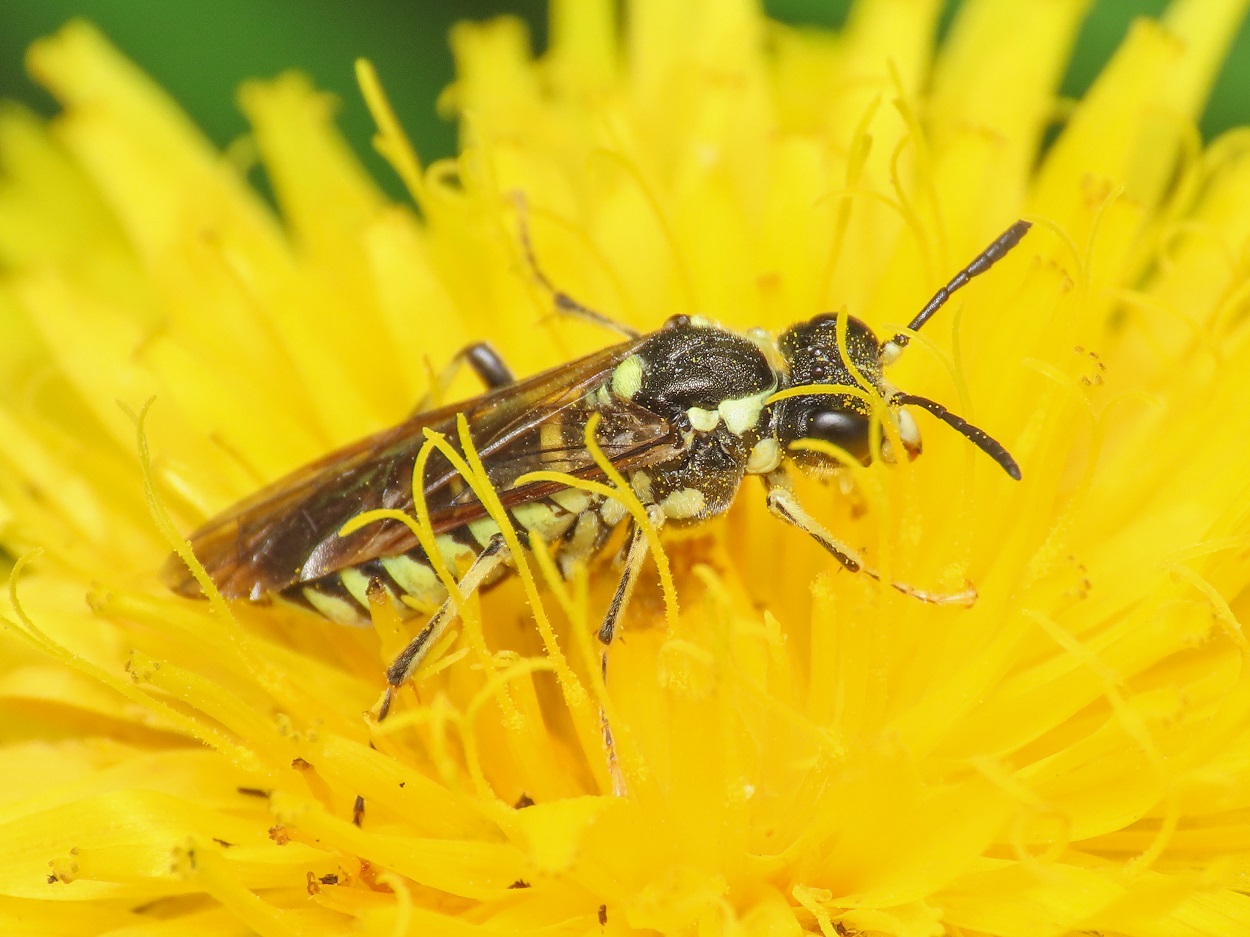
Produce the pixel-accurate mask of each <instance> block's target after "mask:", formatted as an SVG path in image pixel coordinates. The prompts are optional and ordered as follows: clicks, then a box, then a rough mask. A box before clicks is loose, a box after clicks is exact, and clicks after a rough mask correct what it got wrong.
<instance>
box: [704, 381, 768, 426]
mask: <svg viewBox="0 0 1250 937" xmlns="http://www.w3.org/2000/svg"><path fill="white" fill-rule="evenodd" d="M776 389H777V388H776V385H774V386H772V387H770V388H768V389H767V390H763V391H760V392H759V393H758V394H747V395H746V396H745V397H738V398H736V399H734V400H722V401H721V402H720V403H719V404H718V405H717V407H716V409H715V410H705V409H704V408H703V407H690V408H688V409H687V410H686V417H687V418H688V419H689V420H690V425H691V427H692V428H694V429H695V430H697V431H698V432H700V433H710V432H711V431H712V430H714V429H716V427H717V425H718V424H719V423H720V421H721V420H724V421H725V429H727V430H729V432H731V433H733V434H734V435H735V436H741V435H742V434H743V433H745V432H746V431H747V430H749V429H754V428H755V424H756V423H758V422H759V421H760V413H761V412H762V411H763V409H764V403H765V402H766V401H767V400H768V398H769V397H771V396H772V395H773V392H774V391H775V390H776Z"/></svg>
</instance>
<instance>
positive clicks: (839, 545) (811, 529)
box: [764, 470, 977, 605]
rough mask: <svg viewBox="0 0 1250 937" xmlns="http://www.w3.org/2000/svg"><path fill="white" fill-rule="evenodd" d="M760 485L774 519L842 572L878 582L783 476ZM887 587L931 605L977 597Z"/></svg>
mask: <svg viewBox="0 0 1250 937" xmlns="http://www.w3.org/2000/svg"><path fill="white" fill-rule="evenodd" d="M764 484H765V486H766V487H767V489H768V510H769V511H771V512H772V513H773V515H774V516H776V517H778V518H780V519H781V520H783V521H785V522H786V523H787V524H790V525H792V526H794V527H797V528H798V529H799V530H801V531H803V532H804V533H805V534H807V535H808V536H809V537H811V538H812V539H813V540H815V541H816V542H817V543H819V544H820V545H821V546H822V547H824V548H825V549H826V550H828V551H829V553H830V554H832V556H833V558H834V559H835V560H837V561H838V562H839V563H841V564H842V565H843V567H845V568H846V569H848V570H850V571H851V572H853V573H863V574H864V575H866V576H871V577H872V578H873V579H876V580H878V581H880V579H881V576H880V575H879V574H878V573H877V571H876V570H874V569H872V568H871V567H869V566H867V565H865V563H864V561H863V559H861V558H860V555H859V554H858V553H856V552H855V550H854V549H852V548H851V547H850V546H848V545H847V544H846V543H843V542H842V541H841V540H839V539H838V538H837V537H835V536H834V535H833V534H831V533H830V532H829V530H828V529H827V528H826V527H825V526H824V525H823V524H821V523H820V521H818V520H816V518H814V517H812V515H811V514H809V513H808V512H807V509H806V508H804V507H803V505H802V504H801V503H800V502H799V499H798V495H796V494H795V492H794V488H793V486H792V485H791V483H790V479H789V477H788V476H787V475H786V474H785V472H783V471H781V470H777V471H774V472H771V473H769V474H768V475H766V476H765V477H764ZM890 585H892V586H893V587H894V588H895V589H897V590H898V591H899V592H902V593H903V594H904V595H910V596H911V597H912V598H914V599H919V600H920V601H922V602H932V603H933V604H935V605H970V604H971V603H972V602H973V601H975V600H976V597H977V594H976V592H975V591H974V590H972V589H965V590H964V591H963V592H955V593H944V592H929V591H927V590H924V589H917V588H916V587H915V586H909V585H907V583H905V582H891V583H890Z"/></svg>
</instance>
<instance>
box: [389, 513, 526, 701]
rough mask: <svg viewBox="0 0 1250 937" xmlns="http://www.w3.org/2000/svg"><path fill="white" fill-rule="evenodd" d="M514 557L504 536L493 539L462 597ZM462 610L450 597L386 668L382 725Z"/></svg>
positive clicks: (470, 571) (464, 586)
mask: <svg viewBox="0 0 1250 937" xmlns="http://www.w3.org/2000/svg"><path fill="white" fill-rule="evenodd" d="M511 556H512V554H511V551H509V549H508V546H507V544H506V543H504V539H503V536H502V535H500V534H495V536H493V537H491V539H490V540H489V542H487V544H486V546H485V547H483V548H482V552H481V553H479V554H478V555H477V559H475V560H474V561H473V565H472V566H470V567H469V568H468V570H467V571H466V572H465V574H464V578H463V579H461V580H460V592H461V594H462V595H463V596H464V597H465V598H466V599H467V598H468V597H469V596H471V595H472V594H473V593H474V592H476V591H477V589H478V587H479V586H481V585H482V583H483V582H485V581H486V580H487V579H489V578H490V576H491V575H492V574H493V573H494V572H495V571H496V570H498V569H499V567H500V566H502V565H504V564H505V563H507V562H508V560H509V559H510V558H511ZM458 611H459V609H457V608H456V604H455V602H454V601H453V599H452V598H451V596H448V597H447V599H446V601H444V602H443V604H442V605H440V606H439V607H438V611H436V612H435V613H434V615H433V617H432V618H430V620H429V622H427V623H426V626H425V627H424V628H422V629H421V630H420V631H419V632H418V633H417V636H416V637H415V638H413V639H412V640H411V641H409V642H408V646H407V647H405V648H404V649H403V650H402V651H400V652H399V654H398V655H396V657H395V659H394V660H393V661H391V665H390V666H389V667H387V668H386V683H387V686H386V696H385V697H383V699H382V705H381V707H379V709H378V721H379V722H381V721H382V720H383V719H385V718H386V714H387V713H388V712H390V709H391V703H392V701H394V699H395V694H396V692H397V691H398V690H399V688H400V687H401V686H403V685H404V684H405V683H407V682H408V681H409V680H410V679H412V675H413V674H414V673H416V670H417V668H418V667H419V666H421V661H423V660H425V656H426V654H428V653H429V652H430V648H432V647H433V646H434V645H435V644H436V643H438V639H439V638H441V637H442V636H443V634H444V632H446V631H447V626H448V625H450V624H451V621H452V619H453V618H455V616H456V613H457V612H458Z"/></svg>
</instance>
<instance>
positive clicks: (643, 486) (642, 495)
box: [629, 471, 655, 504]
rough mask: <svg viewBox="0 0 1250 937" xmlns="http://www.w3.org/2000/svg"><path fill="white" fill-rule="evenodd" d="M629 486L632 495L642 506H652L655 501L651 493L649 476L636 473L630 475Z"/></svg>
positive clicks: (643, 473)
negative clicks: (635, 496) (634, 495)
mask: <svg viewBox="0 0 1250 937" xmlns="http://www.w3.org/2000/svg"><path fill="white" fill-rule="evenodd" d="M629 486H630V487H631V488H633V489H634V494H636V495H637V496H638V500H639V501H641V502H642V503H643V504H652V503H653V502H654V501H655V497H654V495H653V494H652V492H651V476H650V475H648V474H647V473H646V472H642V471H638V472H634V473H633V474H632V475H630V476H629Z"/></svg>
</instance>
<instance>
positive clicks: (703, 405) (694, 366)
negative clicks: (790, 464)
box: [601, 317, 778, 523]
mask: <svg viewBox="0 0 1250 937" xmlns="http://www.w3.org/2000/svg"><path fill="white" fill-rule="evenodd" d="M777 385H778V376H777V374H776V372H775V371H774V369H773V367H772V365H771V364H770V363H769V360H768V358H767V356H766V355H765V354H764V353H763V351H761V349H760V348H759V346H757V345H756V344H755V343H754V342H752V341H751V340H750V339H748V338H744V337H743V336H741V335H738V334H736V333H734V332H731V331H729V330H727V329H723V328H721V327H719V326H716V325H713V324H710V323H706V322H703V321H701V320H690V319H687V318H685V317H678V318H676V319H673V320H671V321H670V322H669V324H668V325H667V326H666V327H665V328H663V329H661V330H660V331H658V332H656V333H654V334H653V335H651V336H650V337H649V338H648V339H647V340H646V341H645V342H644V343H643V344H642V346H641V347H640V348H639V349H638V351H637V352H636V353H635V354H634V355H632V356H630V357H629V358H627V359H626V360H625V361H623V362H622V363H621V364H620V365H619V366H618V367H617V368H616V371H615V372H614V373H613V375H612V379H611V381H610V383H609V389H610V390H611V392H612V394H613V395H614V396H615V397H617V398H620V399H624V400H627V401H629V402H630V403H633V404H637V405H639V406H643V407H645V408H646V409H648V410H650V411H651V412H653V413H657V414H659V415H661V416H663V417H664V418H665V419H666V420H668V421H669V423H670V424H671V425H672V426H673V427H674V428H675V429H676V430H677V431H678V432H680V433H681V434H682V436H683V448H682V452H681V453H680V455H678V456H676V457H674V458H672V459H670V460H668V461H666V462H663V463H660V464H658V465H653V466H650V467H648V468H646V469H642V470H638V471H635V472H634V473H632V475H631V478H630V481H631V484H632V485H633V487H634V491H635V492H636V493H637V494H638V496H639V497H640V498H641V499H642V501H643V502H644V503H648V504H658V505H660V507H662V508H663V510H664V513H665V515H666V517H667V518H668V519H669V520H670V521H673V522H676V523H697V522H699V521H702V520H705V519H707V518H708V517H713V516H715V515H717V514H720V513H722V512H724V511H725V510H727V509H728V508H729V505H730V504H732V503H733V499H734V496H735V494H736V493H737V491H738V486H739V485H740V484H741V482H742V478H743V476H744V475H745V474H746V473H747V472H748V470H749V469H752V468H753V463H758V462H759V460H760V455H761V453H760V447H761V444H762V443H763V444H764V449H765V450H767V448H768V443H770V442H771V439H770V437H769V436H768V433H767V430H766V423H767V411H766V409H765V401H767V399H768V397H769V396H770V395H771V394H772V393H773V392H774V391H775V390H776V389H777ZM601 399H602V398H601ZM765 461H770V460H769V459H768V457H767V455H765Z"/></svg>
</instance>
